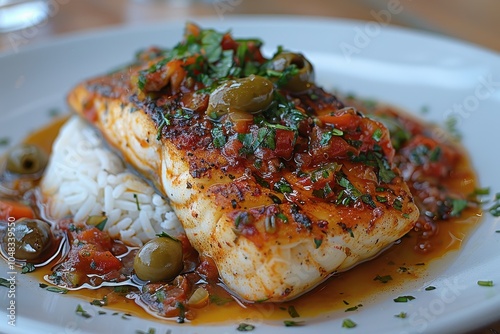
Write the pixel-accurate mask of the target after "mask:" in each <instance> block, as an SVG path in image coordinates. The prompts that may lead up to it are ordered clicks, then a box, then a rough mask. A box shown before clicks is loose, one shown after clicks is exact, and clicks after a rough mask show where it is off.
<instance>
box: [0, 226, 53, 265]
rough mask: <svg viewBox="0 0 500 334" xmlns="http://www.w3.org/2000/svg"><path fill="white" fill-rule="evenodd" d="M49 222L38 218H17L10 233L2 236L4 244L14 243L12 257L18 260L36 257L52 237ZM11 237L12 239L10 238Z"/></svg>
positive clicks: (45, 247) (47, 245)
mask: <svg viewBox="0 0 500 334" xmlns="http://www.w3.org/2000/svg"><path fill="white" fill-rule="evenodd" d="M51 235H52V234H51V232H50V227H49V224H47V223H46V222H43V221H41V220H38V219H29V218H24V219H19V220H18V221H17V222H16V223H15V225H14V230H13V232H12V233H10V231H9V233H6V234H5V236H4V245H9V247H10V245H11V244H12V243H14V246H15V250H14V257H15V258H16V259H18V260H33V259H36V258H38V257H39V256H40V255H41V254H42V253H43V251H45V250H46V249H47V247H49V245H50V243H51V241H52V239H51ZM12 238H13V240H12Z"/></svg>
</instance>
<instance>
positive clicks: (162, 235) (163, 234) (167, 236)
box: [156, 231, 179, 241]
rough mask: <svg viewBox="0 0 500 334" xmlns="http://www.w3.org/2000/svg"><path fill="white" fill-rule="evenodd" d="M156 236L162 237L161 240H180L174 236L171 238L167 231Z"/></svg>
mask: <svg viewBox="0 0 500 334" xmlns="http://www.w3.org/2000/svg"><path fill="white" fill-rule="evenodd" d="M156 236H157V237H160V238H169V239H172V240H174V241H179V239H177V238H174V237H173V236H171V235H170V234H168V233H166V232H165V231H162V232H161V233H159V234H157V235H156Z"/></svg>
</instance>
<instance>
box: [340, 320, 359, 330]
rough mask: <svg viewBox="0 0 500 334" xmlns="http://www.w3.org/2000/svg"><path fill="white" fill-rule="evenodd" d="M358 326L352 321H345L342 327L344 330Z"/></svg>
mask: <svg viewBox="0 0 500 334" xmlns="http://www.w3.org/2000/svg"><path fill="white" fill-rule="evenodd" d="M356 326H357V324H356V323H355V322H354V321H352V320H351V319H344V320H343V321H342V327H344V328H354V327H356Z"/></svg>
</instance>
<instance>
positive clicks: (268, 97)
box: [207, 74, 274, 118]
mask: <svg viewBox="0 0 500 334" xmlns="http://www.w3.org/2000/svg"><path fill="white" fill-rule="evenodd" d="M273 92H274V86H273V83H272V82H271V81H269V80H268V79H266V78H264V77H262V76H259V75H253V74H252V75H250V76H248V77H246V78H240V79H234V80H229V81H227V82H225V83H224V84H222V85H220V86H219V87H217V88H216V89H215V90H214V91H213V92H212V94H210V99H209V100H208V108H207V115H208V116H209V117H211V118H218V117H220V116H222V115H224V114H227V113H230V112H245V113H250V114H257V113H259V112H262V111H264V110H266V109H267V108H268V107H269V106H270V105H271V103H272V102H273Z"/></svg>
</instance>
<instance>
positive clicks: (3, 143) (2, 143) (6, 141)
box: [0, 137, 10, 146]
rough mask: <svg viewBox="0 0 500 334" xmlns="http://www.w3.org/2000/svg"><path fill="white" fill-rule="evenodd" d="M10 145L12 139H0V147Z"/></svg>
mask: <svg viewBox="0 0 500 334" xmlns="http://www.w3.org/2000/svg"><path fill="white" fill-rule="evenodd" d="M9 143H10V139H9V138H7V137H2V138H0V146H7V145H9Z"/></svg>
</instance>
